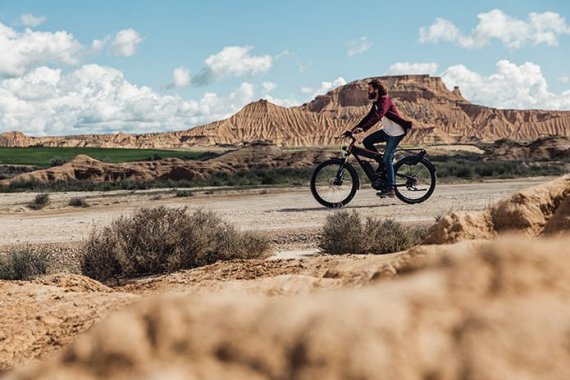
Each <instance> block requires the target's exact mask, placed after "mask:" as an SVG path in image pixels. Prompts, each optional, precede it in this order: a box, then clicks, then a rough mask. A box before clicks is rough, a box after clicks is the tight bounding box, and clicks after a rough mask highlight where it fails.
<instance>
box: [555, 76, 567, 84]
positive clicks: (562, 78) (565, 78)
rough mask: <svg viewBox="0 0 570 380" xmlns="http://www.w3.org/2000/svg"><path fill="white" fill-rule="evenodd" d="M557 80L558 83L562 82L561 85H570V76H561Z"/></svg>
mask: <svg viewBox="0 0 570 380" xmlns="http://www.w3.org/2000/svg"><path fill="white" fill-rule="evenodd" d="M556 79H557V80H558V82H561V83H568V82H570V76H568V75H562V76H560V77H558V78H556Z"/></svg>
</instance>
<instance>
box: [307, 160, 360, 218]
mask: <svg viewBox="0 0 570 380" xmlns="http://www.w3.org/2000/svg"><path fill="white" fill-rule="evenodd" d="M358 187H359V180H358V174H357V173H356V170H354V168H353V167H352V165H350V164H347V163H345V162H344V160H341V159H338V158H333V159H331V160H328V161H325V162H323V163H322V164H319V165H318V166H317V167H316V168H315V170H314V171H313V175H312V177H311V193H312V194H313V197H314V198H315V199H316V200H317V202H319V203H320V204H322V205H323V206H325V207H329V208H340V207H344V206H346V205H347V204H348V202H350V201H351V200H352V198H353V197H354V195H355V194H356V190H357V189H358Z"/></svg>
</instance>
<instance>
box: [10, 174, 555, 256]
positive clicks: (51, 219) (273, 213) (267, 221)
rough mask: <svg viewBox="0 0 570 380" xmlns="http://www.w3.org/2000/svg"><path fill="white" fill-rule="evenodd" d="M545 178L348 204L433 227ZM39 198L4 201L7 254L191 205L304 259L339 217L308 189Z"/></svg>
mask: <svg viewBox="0 0 570 380" xmlns="http://www.w3.org/2000/svg"><path fill="white" fill-rule="evenodd" d="M545 180H546V179H544V178H532V179H518V180H509V181H493V182H483V183H469V184H448V185H445V184H444V185H439V186H438V187H437V189H436V191H435V193H434V195H433V196H432V198H431V199H429V200H428V201H427V202H424V203H423V204H419V205H407V204H404V203H402V202H400V201H399V200H397V199H390V200H385V199H379V198H377V197H376V195H375V192H374V191H373V190H371V189H366V188H365V189H361V190H360V191H359V192H358V193H357V195H356V197H355V199H354V200H353V201H352V202H351V203H350V204H349V205H348V207H347V209H348V210H356V211H358V212H359V213H360V214H362V215H363V216H374V217H381V218H384V217H391V218H395V219H397V220H398V221H401V222H404V223H413V224H416V223H421V224H431V223H433V221H434V218H435V217H436V216H437V215H441V214H445V213H447V212H449V211H452V210H481V209H484V208H485V207H487V206H488V205H489V204H491V203H493V202H494V201H496V200H497V199H499V198H501V197H503V196H505V195H506V194H508V193H510V192H512V191H515V190H517V189H520V188H523V187H528V186H531V185H532V184H534V183H540V182H544V181H545ZM34 196H35V193H14V194H0V231H1V237H0V247H6V246H10V245H14V244H44V243H56V244H61V243H63V244H70V243H71V244H73V243H78V242H80V241H81V240H82V239H84V238H85V237H86V236H87V235H88V234H89V232H90V231H91V230H92V229H93V228H94V227H97V226H103V225H106V224H107V223H109V222H110V221H111V220H113V219H115V218H117V217H119V216H120V215H124V214H128V213H130V212H132V211H133V210H136V209H137V208H139V207H153V206H159V205H166V206H170V207H181V206H188V207H189V208H190V209H199V208H202V209H208V210H213V211H215V212H217V213H218V214H219V215H221V216H222V217H224V218H225V219H226V220H228V221H229V222H231V223H234V224H235V225H237V226H238V227H239V228H240V229H243V230H257V231H262V232H268V233H270V234H272V235H273V236H276V238H275V239H276V240H277V243H278V246H280V248H279V251H278V253H279V256H280V257H296V256H298V255H299V254H303V253H306V252H307V251H311V249H313V248H314V242H311V239H310V238H308V237H307V236H310V235H314V234H315V233H316V231H317V230H318V229H319V228H320V227H321V226H322V225H323V223H324V221H325V219H326V217H327V216H328V215H330V214H331V213H332V212H334V210H330V209H326V208H324V207H322V206H320V205H319V204H318V203H317V202H316V201H315V200H314V199H313V198H312V196H311V194H310V192H309V190H308V189H299V188H297V189H281V188H278V189H276V188H273V189H264V190H259V189H258V190H242V191H235V190H234V191H232V190H228V191H220V192H215V193H214V194H207V192H204V191H203V190H200V192H198V193H197V194H196V195H194V196H192V197H176V196H175V192H173V191H169V190H152V191H135V192H132V191H116V192H107V193H102V192H81V193H73V192H68V193H53V194H51V204H50V205H49V206H48V207H47V208H46V209H44V210H41V211H33V210H30V209H29V208H27V207H26V205H27V204H28V203H29V202H30V201H31V200H32V199H33V198H34ZM73 197H83V198H85V199H86V200H87V202H88V203H89V204H91V205H92V206H91V207H88V208H74V207H70V206H68V205H67V204H68V202H69V199H71V198H73ZM290 237H293V238H290Z"/></svg>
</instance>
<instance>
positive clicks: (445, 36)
mask: <svg viewBox="0 0 570 380" xmlns="http://www.w3.org/2000/svg"><path fill="white" fill-rule="evenodd" d="M477 17H478V18H479V23H478V24H477V26H476V27H475V29H473V30H472V31H471V34H469V35H465V34H463V33H462V32H461V31H460V30H459V28H458V27H457V26H456V25H455V24H454V23H453V22H452V21H449V20H446V19H443V18H437V19H436V21H435V22H434V23H433V24H432V25H431V26H429V27H428V28H426V27H421V28H420V38H419V40H420V42H421V43H428V42H431V43H436V42H439V41H444V42H450V43H455V44H457V45H459V46H461V47H464V48H480V47H483V46H485V45H486V44H487V43H488V42H489V41H490V40H493V39H495V40H499V41H500V42H502V43H503V45H505V46H507V47H509V48H511V49H518V48H520V47H522V46H523V45H525V44H526V43H529V42H530V43H533V44H534V45H539V44H546V45H549V46H555V45H558V37H559V36H561V35H564V34H570V26H569V25H568V24H566V20H565V19H564V17H562V16H561V15H560V14H558V13H555V12H544V13H529V15H528V20H526V21H523V20H519V19H517V18H514V17H511V16H509V15H507V14H505V13H503V11H501V10H500V9H494V10H492V11H490V12H487V13H480V14H479V15H478V16H477Z"/></svg>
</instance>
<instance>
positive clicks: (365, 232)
mask: <svg viewBox="0 0 570 380" xmlns="http://www.w3.org/2000/svg"><path fill="white" fill-rule="evenodd" d="M426 233H427V228H426V227H423V226H415V227H408V226H404V225H403V224H401V223H400V222H397V221H395V220H394V219H378V218H367V219H366V221H365V222H363V221H362V220H361V218H360V215H359V214H358V213H357V212H356V211H352V212H348V211H344V210H343V211H337V212H335V213H334V214H332V215H330V216H328V217H327V220H326V222H325V225H324V226H323V229H322V230H321V235H320V241H319V248H320V249H321V251H323V252H324V253H329V254H344V253H356V254H360V253H372V254H385V253H392V252H398V251H402V250H405V249H408V248H410V247H412V246H414V245H416V244H419V243H421V242H422V241H423V239H424V238H425V236H426Z"/></svg>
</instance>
